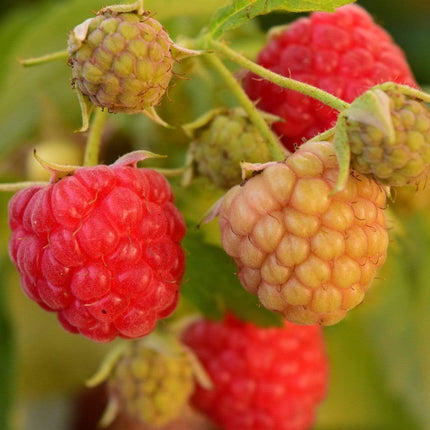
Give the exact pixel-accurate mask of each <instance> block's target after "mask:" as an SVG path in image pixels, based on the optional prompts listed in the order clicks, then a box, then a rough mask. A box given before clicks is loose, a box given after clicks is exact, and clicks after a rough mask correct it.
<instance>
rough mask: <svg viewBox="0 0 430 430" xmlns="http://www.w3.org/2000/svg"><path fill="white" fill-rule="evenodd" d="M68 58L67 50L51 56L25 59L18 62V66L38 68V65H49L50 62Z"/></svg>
mask: <svg viewBox="0 0 430 430" xmlns="http://www.w3.org/2000/svg"><path fill="white" fill-rule="evenodd" d="M68 56H69V54H68V52H67V49H64V50H62V51H57V52H52V53H51V54H46V55H42V56H41V57H35V58H27V59H25V60H20V64H21V65H22V66H24V67H31V66H38V65H39V64H45V63H50V62H51V61H55V60H61V59H62V58H67V57H68Z"/></svg>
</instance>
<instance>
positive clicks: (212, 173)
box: [184, 108, 275, 188]
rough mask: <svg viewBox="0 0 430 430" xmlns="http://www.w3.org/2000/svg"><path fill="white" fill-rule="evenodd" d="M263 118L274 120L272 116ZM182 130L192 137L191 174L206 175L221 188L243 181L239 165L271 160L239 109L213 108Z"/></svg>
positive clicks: (264, 143)
mask: <svg viewBox="0 0 430 430" xmlns="http://www.w3.org/2000/svg"><path fill="white" fill-rule="evenodd" d="M262 115H263V116H264V115H266V114H264V113H262ZM265 119H266V121H267V122H270V121H274V120H275V118H274V117H273V116H271V115H270V116H265ZM184 128H185V130H186V132H187V133H188V134H189V135H190V136H191V137H192V138H193V140H192V142H191V144H190V149H189V162H190V164H191V167H192V170H193V174H195V175H200V176H205V177H207V178H208V179H209V180H211V181H212V182H213V183H214V184H216V185H218V186H219V187H221V188H230V187H232V186H233V185H236V184H238V183H240V182H241V181H242V171H241V163H242V162H251V163H264V162H267V161H270V160H271V154H270V151H269V149H268V146H267V142H266V140H265V139H264V138H263V137H262V136H261V134H260V132H259V130H258V129H257V128H256V127H255V125H254V124H253V123H252V122H251V121H250V120H249V118H248V117H247V115H246V114H245V113H244V111H243V110H242V109H240V108H234V109H229V110H227V109H216V110H214V111H211V112H209V113H208V114H206V115H204V116H203V117H201V118H199V119H198V120H197V121H195V122H194V123H192V124H188V125H187V126H185V127H184Z"/></svg>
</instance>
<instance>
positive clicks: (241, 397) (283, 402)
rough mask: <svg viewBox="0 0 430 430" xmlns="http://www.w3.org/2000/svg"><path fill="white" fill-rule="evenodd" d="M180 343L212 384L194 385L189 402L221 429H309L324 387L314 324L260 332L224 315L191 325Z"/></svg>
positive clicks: (319, 338) (319, 335)
mask: <svg viewBox="0 0 430 430" xmlns="http://www.w3.org/2000/svg"><path fill="white" fill-rule="evenodd" d="M183 340H184V342H185V344H187V345H188V346H189V347H190V348H192V349H193V350H194V352H195V354H196V355H197V357H198V358H199V359H200V361H201V362H202V364H203V366H204V367H205V368H206V371H207V372H208V374H209V376H210V378H211V379H212V382H213V385H214V387H213V389H211V390H207V389H204V388H202V387H201V386H200V385H197V388H196V391H195V393H194V395H193V397H192V402H193V404H194V406H196V407H197V408H198V409H200V410H201V411H202V412H203V413H206V414H207V415H208V416H209V417H210V418H212V419H213V420H214V421H215V422H216V423H217V424H219V425H220V426H221V427H222V428H223V429H224V430H238V429H240V430H257V429H258V430H262V429H274V430H304V429H308V428H310V426H311V425H312V423H313V421H314V414H315V408H316V406H317V405H318V404H319V403H320V402H321V401H322V400H323V398H324V396H325V393H326V389H327V383H328V360H327V357H326V354H325V348H324V341H323V334H322V331H321V329H320V327H319V326H298V325H294V324H291V323H289V322H285V325H284V327H283V328H266V329H264V328H260V327H257V326H255V325H253V324H251V323H244V322H241V321H239V320H238V319H237V318H236V317H233V316H228V317H226V318H225V319H224V321H222V322H211V321H208V320H199V321H197V322H195V323H194V324H193V325H191V326H190V327H189V328H188V329H187V330H186V332H185V333H184V336H183Z"/></svg>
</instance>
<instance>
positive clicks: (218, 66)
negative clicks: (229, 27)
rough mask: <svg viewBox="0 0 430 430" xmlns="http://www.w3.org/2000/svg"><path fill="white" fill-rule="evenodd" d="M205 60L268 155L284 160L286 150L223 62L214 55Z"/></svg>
mask: <svg viewBox="0 0 430 430" xmlns="http://www.w3.org/2000/svg"><path fill="white" fill-rule="evenodd" d="M205 59H206V60H207V61H208V62H209V63H210V64H211V66H212V67H213V68H214V69H215V70H216V71H217V72H218V74H219V75H220V76H221V77H222V78H223V79H224V82H225V83H226V85H227V86H228V87H229V89H230V91H231V92H232V93H233V94H234V96H235V97H236V98H237V100H238V101H239V103H240V104H241V106H242V107H243V109H244V110H245V112H246V113H247V115H248V116H249V119H250V120H251V121H252V122H253V124H254V125H255V126H256V127H257V129H258V130H259V132H260V133H261V135H262V136H263V138H264V139H265V140H266V143H267V147H268V149H269V152H270V155H271V157H272V158H273V159H274V160H284V159H285V157H286V156H287V155H288V152H287V150H286V149H285V148H284V147H282V146H281V144H280V142H279V141H278V139H277V137H276V136H275V135H274V134H273V132H272V130H271V129H270V127H269V125H268V124H267V122H266V121H265V120H264V118H263V117H262V116H261V114H260V113H259V112H258V110H257V109H256V107H255V105H254V103H252V101H251V100H250V99H249V98H248V96H247V95H246V93H245V91H244V90H243V89H242V87H241V86H240V84H239V83H238V82H237V81H236V79H235V78H234V76H233V75H232V73H231V72H230V70H228V69H227V67H226V66H225V65H224V64H223V62H222V61H221V60H220V59H219V58H218V57H217V56H216V55H214V54H212V53H211V54H209V55H206V56H205Z"/></svg>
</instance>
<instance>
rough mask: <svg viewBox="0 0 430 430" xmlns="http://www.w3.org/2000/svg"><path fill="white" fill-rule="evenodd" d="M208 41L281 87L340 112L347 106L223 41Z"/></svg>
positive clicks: (341, 101) (238, 62)
mask: <svg viewBox="0 0 430 430" xmlns="http://www.w3.org/2000/svg"><path fill="white" fill-rule="evenodd" d="M209 43H210V44H211V45H212V46H213V47H214V48H216V49H217V50H218V51H219V52H222V53H223V54H224V55H225V56H226V57H227V58H228V59H229V60H231V61H233V62H234V63H236V64H238V65H239V66H241V67H244V68H245V69H248V70H250V71H251V72H253V73H255V74H256V75H258V76H261V77H262V78H264V79H267V80H268V81H270V82H273V83H274V84H276V85H279V86H280V87H283V88H288V89H289V90H294V91H299V92H300V93H302V94H304V95H306V96H309V97H312V98H314V99H317V100H319V101H320V102H322V103H324V104H326V105H328V106H330V107H331V108H333V109H336V110H337V111H339V112H341V111H343V110H345V109H346V108H348V107H349V103H346V102H344V101H343V100H341V99H339V98H337V97H335V96H334V95H332V94H330V93H327V92H326V91H323V90H321V89H319V88H316V87H314V86H312V85H309V84H305V83H303V82H299V81H296V80H294V79H291V78H286V77H285V76H281V75H278V74H277V73H274V72H272V71H270V70H268V69H266V68H264V67H262V66H259V65H258V64H256V63H254V62H253V61H251V60H248V59H247V58H246V57H244V56H243V55H241V54H239V53H238V52H236V51H234V50H232V49H230V48H229V47H228V46H227V45H226V44H225V43H223V42H218V41H216V40H209Z"/></svg>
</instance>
